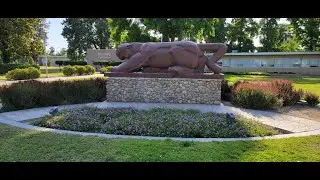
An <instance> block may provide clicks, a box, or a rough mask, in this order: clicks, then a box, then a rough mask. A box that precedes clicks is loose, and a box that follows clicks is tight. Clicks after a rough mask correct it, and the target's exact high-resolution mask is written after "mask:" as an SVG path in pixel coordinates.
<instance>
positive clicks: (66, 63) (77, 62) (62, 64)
mask: <svg viewBox="0 0 320 180" xmlns="http://www.w3.org/2000/svg"><path fill="white" fill-rule="evenodd" d="M55 63H56V65H59V66H68V65H70V66H77V65H79V66H84V65H87V62H85V61H56V62H55Z"/></svg>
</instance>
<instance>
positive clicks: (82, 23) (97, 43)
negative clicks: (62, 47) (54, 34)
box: [62, 18, 110, 60]
mask: <svg viewBox="0 0 320 180" xmlns="http://www.w3.org/2000/svg"><path fill="white" fill-rule="evenodd" d="M62 25H64V28H63V30H62V36H63V37H64V38H66V39H67V42H68V50H67V55H68V58H70V59H71V60H83V59H84V57H85V55H86V52H87V49H89V48H90V49H91V48H92V49H105V48H109V47H110V32H109V26H108V24H107V22H106V18H66V19H65V20H64V21H63V22H62Z"/></svg>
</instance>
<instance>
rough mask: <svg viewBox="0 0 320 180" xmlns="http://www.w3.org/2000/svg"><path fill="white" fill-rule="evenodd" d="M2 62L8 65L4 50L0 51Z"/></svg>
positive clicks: (6, 53)
mask: <svg viewBox="0 0 320 180" xmlns="http://www.w3.org/2000/svg"><path fill="white" fill-rule="evenodd" d="M1 56H2V61H3V63H5V64H8V63H10V57H9V53H8V52H7V51H6V50H3V49H2V50H1Z"/></svg>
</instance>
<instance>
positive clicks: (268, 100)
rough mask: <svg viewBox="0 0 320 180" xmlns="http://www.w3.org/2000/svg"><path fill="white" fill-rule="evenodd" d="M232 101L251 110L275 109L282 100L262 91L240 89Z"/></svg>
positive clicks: (280, 104) (279, 105)
mask: <svg viewBox="0 0 320 180" xmlns="http://www.w3.org/2000/svg"><path fill="white" fill-rule="evenodd" d="M233 101H234V102H235V103H236V104H238V105H239V106H241V107H244V108H251V109H277V108H280V107H281V106H282V104H283V103H282V99H278V97H277V96H276V95H273V94H272V93H270V92H267V91H263V90H262V89H258V88H257V89H254V88H240V89H238V90H237V91H236V92H235V94H234V97H233Z"/></svg>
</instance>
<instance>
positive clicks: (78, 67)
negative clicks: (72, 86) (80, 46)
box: [74, 66, 87, 76]
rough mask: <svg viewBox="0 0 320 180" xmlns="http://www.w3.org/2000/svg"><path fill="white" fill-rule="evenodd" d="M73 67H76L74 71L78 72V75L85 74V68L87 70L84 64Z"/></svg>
mask: <svg viewBox="0 0 320 180" xmlns="http://www.w3.org/2000/svg"><path fill="white" fill-rule="evenodd" d="M74 67H75V68H76V71H77V72H76V73H77V74H78V75H80V76H81V75H83V74H85V73H86V70H87V68H86V67H84V66H74Z"/></svg>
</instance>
